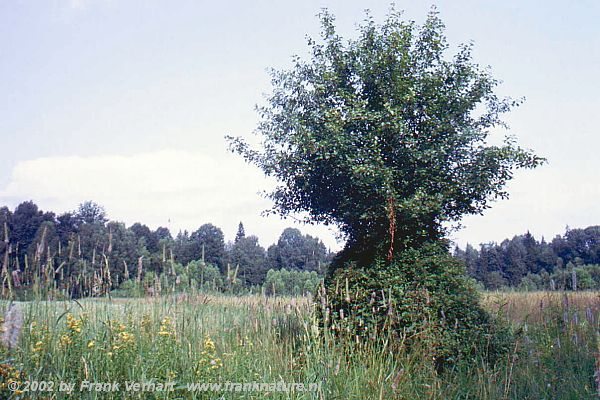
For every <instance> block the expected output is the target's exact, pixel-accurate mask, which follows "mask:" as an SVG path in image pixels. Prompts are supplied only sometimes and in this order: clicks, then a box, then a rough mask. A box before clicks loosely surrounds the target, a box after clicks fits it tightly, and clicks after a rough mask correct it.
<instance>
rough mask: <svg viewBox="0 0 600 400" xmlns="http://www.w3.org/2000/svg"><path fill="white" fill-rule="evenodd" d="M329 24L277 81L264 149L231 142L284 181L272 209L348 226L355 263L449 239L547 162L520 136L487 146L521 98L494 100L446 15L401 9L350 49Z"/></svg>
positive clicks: (485, 74) (262, 131)
mask: <svg viewBox="0 0 600 400" xmlns="http://www.w3.org/2000/svg"><path fill="white" fill-rule="evenodd" d="M320 18H321V23H322V37H321V39H322V40H321V41H319V42H317V41H314V40H310V39H309V46H310V49H311V57H310V58H309V59H308V60H303V59H301V58H299V57H296V58H294V65H293V67H292V68H290V69H288V70H283V71H274V72H273V73H272V85H273V90H272V93H271V94H270V96H269V97H268V99H267V100H268V101H267V104H266V105H265V106H264V107H261V108H259V112H260V116H261V117H262V120H261V122H260V124H259V126H258V129H257V133H258V134H259V135H260V136H261V138H262V147H261V148H260V149H255V148H252V147H251V146H249V145H248V144H247V142H245V141H244V140H243V139H240V138H229V140H230V143H231V147H232V150H233V151H235V152H237V153H240V154H241V155H243V156H244V157H245V159H246V160H247V161H249V162H251V163H254V164H256V165H258V166H259V167H260V168H262V170H263V171H264V172H265V173H266V174H267V175H270V176H273V177H275V178H277V179H278V181H279V183H280V184H279V185H278V186H277V187H276V189H275V190H274V191H273V192H272V193H270V194H269V197H270V198H271V199H272V200H273V203H274V206H273V210H272V211H274V212H278V213H280V214H283V215H287V214H290V213H303V214H304V215H307V221H308V222H321V223H326V224H329V223H332V224H335V225H337V226H338V227H339V228H340V230H341V231H342V232H343V233H344V234H345V235H346V237H347V245H346V249H345V252H344V254H345V255H346V257H345V259H346V260H354V261H359V263H363V264H368V263H370V262H371V261H372V260H373V259H374V258H375V257H377V256H379V257H387V258H388V259H389V260H391V259H392V258H393V255H394V251H398V250H402V249H405V248H410V247H418V246H420V245H422V244H423V243H425V242H430V241H436V240H438V239H440V238H442V237H443V236H444V234H445V233H446V227H447V226H448V223H452V222H458V221H460V219H461V218H462V217H463V216H464V215H466V214H475V213H481V212H482V211H483V210H484V209H486V208H487V207H488V206H489V202H490V201H491V200H493V199H496V198H502V197H505V196H506V195H507V194H506V192H505V191H504V189H503V188H504V186H505V184H506V183H507V181H509V180H510V179H511V178H512V176H513V172H514V170H515V169H517V168H532V167H535V166H537V165H538V164H540V163H541V162H542V161H543V159H541V158H540V157H537V156H536V155H534V154H533V153H532V152H531V151H528V150H525V149H523V148H521V147H519V146H518V145H517V144H516V143H515V140H514V139H513V138H511V137H506V138H505V140H504V141H503V144H500V145H491V144H489V143H488V137H489V135H490V132H491V130H492V129H493V128H496V127H503V126H504V123H503V122H502V120H501V116H502V114H504V113H505V112H507V111H509V110H510V109H511V108H513V107H515V106H516V105H518V103H519V101H516V100H513V99H510V98H502V97H499V96H498V95H497V94H495V88H496V86H497V85H498V83H499V82H498V81H497V80H496V79H495V78H493V77H492V75H491V74H490V72H489V70H488V69H482V68H480V67H479V66H478V65H477V64H475V63H474V62H473V61H472V54H471V45H462V46H459V47H458V50H457V52H456V53H455V54H454V55H453V56H451V57H448V56H447V53H448V50H449V45H448V43H447V41H446V38H445V36H444V26H443V23H442V21H441V20H440V19H439V18H438V16H437V13H436V12H435V11H432V12H431V13H430V14H429V17H428V18H427V20H426V22H425V23H424V24H423V25H422V26H417V25H416V24H415V23H414V22H405V21H403V20H402V18H401V13H397V12H395V11H393V10H392V12H391V13H390V14H389V15H388V17H387V19H386V20H385V22H384V23H383V24H382V25H378V24H376V23H375V22H374V21H373V20H372V19H371V18H369V17H368V18H367V19H366V20H365V22H364V23H363V24H362V25H360V27H359V32H358V37H357V38H355V39H350V40H344V39H343V38H342V37H340V36H339V35H338V33H337V32H336V30H335V27H334V18H333V17H332V15H331V14H329V13H328V12H326V11H325V12H322V13H321V14H320ZM342 259H344V257H342Z"/></svg>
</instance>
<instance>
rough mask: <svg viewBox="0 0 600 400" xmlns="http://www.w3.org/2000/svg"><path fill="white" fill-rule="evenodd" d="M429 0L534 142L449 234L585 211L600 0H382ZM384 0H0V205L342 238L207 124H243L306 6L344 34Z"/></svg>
mask: <svg viewBox="0 0 600 400" xmlns="http://www.w3.org/2000/svg"><path fill="white" fill-rule="evenodd" d="M432 4H435V5H436V7H437V9H438V11H439V12H440V16H441V18H442V20H443V21H444V23H445V24H446V28H447V30H446V36H447V38H448V40H449V42H450V43H451V44H452V45H458V44H460V43H466V42H470V41H472V42H473V43H474V60H475V61H476V62H477V63H478V64H480V65H482V66H488V65H489V66H491V68H492V71H493V75H494V76H495V77H496V78H499V79H501V80H502V82H503V83H502V84H501V85H500V87H499V88H498V90H497V91H498V93H499V94H500V95H507V96H512V97H516V98H519V97H524V98H525V102H524V103H523V105H521V106H520V107H519V108H517V109H515V110H513V111H512V112H511V113H510V114H509V115H507V116H506V117H505V120H506V122H507V123H508V124H509V125H510V130H509V131H508V132H495V133H494V134H495V135H500V134H507V133H508V134H511V135H514V136H516V137H517V138H518V142H519V144H521V145H522V146H523V147H526V148H531V149H534V150H535V152H536V153H537V154H539V155H542V156H544V157H546V158H547V159H548V163H547V164H546V165H544V166H543V167H540V168H537V169H535V170H528V171H519V172H518V173H517V174H516V175H515V179H514V180H513V181H511V183H510V184H509V185H508V192H509V193H510V199H508V200H502V201H498V202H495V203H493V204H492V208H491V209H489V210H487V211H486V212H485V213H484V215H482V216H468V217H466V218H465V219H464V220H463V225H464V228H463V229H461V230H459V231H457V232H454V233H452V235H451V238H452V239H453V240H455V242H456V243H458V244H459V245H461V246H464V245H465V244H466V243H467V242H468V243H471V244H474V245H478V244H479V243H487V242H491V241H501V240H503V239H504V238H507V237H512V236H514V235H516V234H522V233H525V232H526V231H530V232H531V233H533V234H534V235H535V236H536V237H537V238H541V237H542V236H544V237H545V238H546V239H551V238H552V237H554V236H555V235H557V234H561V233H563V232H564V231H565V228H566V227H567V226H569V227H571V228H577V227H586V226H589V225H597V224H600V207H599V206H598V205H597V204H598V200H597V199H598V198H600V179H599V178H600V176H599V175H600V173H599V171H600V157H598V156H597V153H598V149H599V148H600V135H599V134H598V124H597V122H596V116H597V115H598V113H599V110H600V95H599V89H600V76H599V74H598V72H599V66H600V25H599V24H598V23H597V21H598V20H599V19H600V3H599V2H597V1H593V0H579V1H571V2H564V1H563V2H558V1H527V2H524V1H513V0H508V1H502V2H499V1H468V0H458V1H457V0H448V1H439V2H424V1H423V2H422V1H414V0H413V1H398V2H396V8H397V9H400V10H404V11H405V14H404V15H405V17H406V18H407V19H411V20H415V21H417V22H422V21H423V20H424V18H425V15H426V14H427V12H428V11H429V9H430V7H431V5H432ZM389 5H390V2H389V1H369V2H365V1H354V0H346V1H314V0H307V1H281V0H280V1H252V2H250V1H230V2H216V1H211V2H208V1H153V0H145V1H117V0H48V1H28V0H11V1H2V2H0V205H7V206H9V207H11V208H14V207H15V206H16V205H17V204H19V203H21V202H22V201H26V200H33V201H34V202H35V203H36V204H38V205H39V206H40V208H42V209H44V210H51V211H55V212H57V213H61V212H65V211H70V210H74V209H76V208H77V205H78V204H79V203H81V202H83V201H86V200H93V201H95V202H97V203H99V204H101V205H103V206H104V207H105V209H106V211H107V214H108V216H109V218H111V219H113V220H118V221H123V222H125V223H127V224H128V225H130V224H132V223H134V222H138V221H140V222H142V223H145V224H147V225H148V226H150V227H151V228H153V229H154V228H157V227H158V226H166V227H168V228H170V229H171V231H172V233H174V234H175V233H177V231H179V230H184V229H186V230H188V231H193V230H195V229H197V228H198V227H199V226H200V225H202V224H203V223H208V222H210V223H213V224H215V225H217V226H219V227H220V228H221V229H223V231H224V233H225V237H226V240H232V239H233V238H234V236H235V232H236V230H237V225H238V222H239V221H242V222H243V223H244V225H245V230H246V233H247V234H255V235H257V236H258V237H259V238H260V242H261V244H262V245H263V246H268V245H269V244H271V243H273V242H275V241H276V240H277V238H278V236H279V234H280V233H281V231H282V230H283V229H284V228H285V227H287V226H295V227H298V228H299V229H301V230H302V231H303V232H305V233H309V234H311V235H313V236H315V235H316V236H318V237H320V238H321V239H322V240H323V241H324V242H325V244H326V245H327V246H328V247H330V248H331V249H332V250H337V249H339V248H340V247H342V246H343V241H341V240H340V238H339V237H338V235H337V234H336V231H335V229H333V228H330V227H323V226H307V225H299V224H297V223H295V221H294V220H290V219H288V220H281V219H280V218H278V217H276V216H269V217H264V216H262V215H261V212H262V211H264V210H266V209H268V208H269V207H270V202H269V201H268V200H267V199H265V198H264V197H262V196H261V194H260V193H262V192H264V191H265V190H268V189H269V188H271V187H273V185H274V182H273V181H272V180H268V179H266V178H265V177H264V176H263V174H262V172H261V171H259V170H258V169H257V168H256V167H254V166H252V165H248V164H245V163H244V162H243V161H242V160H241V159H240V157H238V156H236V155H233V154H231V153H229V152H228V149H227V144H226V141H225V139H224V136H225V135H233V136H241V137H244V138H246V139H248V140H250V141H256V138H255V136H254V135H253V132H254V130H255V128H256V125H257V122H258V115H257V113H256V111H255V105H257V104H262V103H263V102H264V95H265V94H266V93H268V92H269V90H270V79H269V75H268V69H269V68H275V69H281V68H289V67H290V66H291V65H292V63H291V60H292V56H293V55H296V54H297V55H299V56H301V57H303V56H306V55H307V49H308V47H307V45H306V36H307V35H308V36H311V37H315V38H316V37H318V33H319V23H318V19H317V18H316V14H317V13H318V12H319V10H320V9H322V8H323V7H326V8H328V9H329V10H330V11H331V12H332V13H333V14H334V15H335V16H336V21H337V22H336V24H337V26H338V30H339V32H340V33H341V34H342V35H343V36H345V37H354V36H355V32H356V26H357V23H359V22H360V21H361V20H362V19H363V18H364V10H365V9H366V8H368V9H370V10H371V13H372V15H373V16H374V18H375V19H376V20H377V21H382V19H383V17H384V16H385V14H386V13H387V11H388V10H389Z"/></svg>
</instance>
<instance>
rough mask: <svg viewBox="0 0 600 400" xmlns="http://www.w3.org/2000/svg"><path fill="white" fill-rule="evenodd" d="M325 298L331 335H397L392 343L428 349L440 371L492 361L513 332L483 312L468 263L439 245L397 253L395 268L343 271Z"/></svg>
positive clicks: (334, 278)
mask: <svg viewBox="0 0 600 400" xmlns="http://www.w3.org/2000/svg"><path fill="white" fill-rule="evenodd" d="M326 288H327V289H326V292H325V293H324V295H325V296H324V297H323V298H322V299H321V312H322V313H324V314H326V315H325V318H324V319H323V320H324V321H325V324H326V327H327V329H331V330H333V331H335V332H337V333H339V334H340V335H342V336H343V335H346V334H347V335H348V336H350V337H352V338H353V339H356V338H362V339H363V340H373V339H375V338H377V337H381V336H384V335H388V334H391V335H393V336H394V337H395V338H396V339H397V340H394V341H393V342H394V343H396V344H398V345H401V346H408V348H409V350H410V348H411V347H413V346H417V345H418V347H419V349H423V348H425V349H429V350H430V352H431V354H428V356H429V357H431V359H432V360H433V361H434V363H435V366H436V367H437V368H440V369H441V368H443V367H444V366H445V365H447V364H449V363H454V362H456V361H458V360H460V359H469V358H477V357H483V358H486V359H488V360H494V359H495V358H497V357H498V356H499V355H501V354H502V353H504V352H505V351H506V350H507V349H508V347H509V345H510V341H511V340H510V333H509V331H508V330H507V329H506V328H504V327H501V325H500V324H499V323H498V321H495V320H494V318H493V317H492V316H491V315H489V314H488V313H487V312H486V311H484V310H483V308H481V306H480V305H479V303H478V301H479V298H478V294H477V291H476V290H475V288H474V286H473V282H472V280H470V279H469V278H467V277H466V276H465V274H464V266H463V264H462V263H461V262H460V261H458V260H456V259H455V258H454V257H452V256H451V255H450V254H448V252H447V251H446V250H445V249H444V248H443V246H440V245H425V246H423V247H422V248H420V249H418V250H414V249H410V250H405V251H404V252H402V253H400V254H398V256H397V257H396V258H395V259H394V260H393V262H392V263H391V264H389V265H384V263H382V262H375V263H374V264H373V265H371V266H369V267H363V268H359V267H350V268H339V269H337V270H336V271H335V273H334V274H333V276H331V277H330V278H329V279H328V282H327V286H326Z"/></svg>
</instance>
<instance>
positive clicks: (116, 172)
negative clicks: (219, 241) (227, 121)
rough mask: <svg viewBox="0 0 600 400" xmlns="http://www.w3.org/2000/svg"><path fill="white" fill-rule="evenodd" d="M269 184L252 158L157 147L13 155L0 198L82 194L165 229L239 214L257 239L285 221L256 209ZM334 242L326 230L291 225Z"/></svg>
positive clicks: (227, 220) (69, 203)
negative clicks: (100, 153)
mask: <svg viewBox="0 0 600 400" xmlns="http://www.w3.org/2000/svg"><path fill="white" fill-rule="evenodd" d="M272 186H273V183H272V182H269V181H268V180H267V179H266V178H265V177H264V176H263V174H262V173H261V172H260V171H259V170H258V169H256V168H254V167H253V166H250V165H247V164H245V163H244V162H243V161H242V160H240V159H239V157H235V156H233V155H230V154H227V155H221V154H219V155H218V158H217V157H215V156H214V155H207V154H203V153H199V152H189V151H179V150H177V151H176V150H164V151H157V152H151V153H141V154H135V155H129V156H121V155H103V156H93V157H78V156H76V157H48V158H39V159H35V160H28V161H21V162H19V163H18V164H17V165H16V166H15V167H14V169H13V171H12V175H11V178H10V180H9V183H8V184H7V186H6V187H5V188H4V189H3V190H0V201H1V202H2V203H3V204H7V203H8V204H11V205H13V206H15V205H16V203H19V202H21V201H24V200H28V199H32V200H33V201H34V202H35V203H36V204H38V205H39V206H40V207H41V208H42V209H44V210H52V211H55V212H63V211H68V210H72V209H75V208H76V207H77V205H78V204H79V203H81V202H83V201H86V200H93V201H95V202H97V203H99V204H101V205H103V206H104V207H105V208H106V210H107V213H108V215H109V217H110V218H111V219H113V220H118V221H124V222H126V223H127V224H128V225H129V224H132V223H134V222H138V221H139V222H142V223H145V224H147V225H149V226H150V227H152V228H156V227H158V226H167V227H169V228H170V229H171V232H172V233H173V234H176V233H177V232H178V231H179V230H180V229H181V230H183V229H187V230H188V231H192V230H195V229H197V228H198V227H199V226H200V225H201V224H203V223H206V222H211V223H213V224H215V225H217V226H219V227H220V228H221V229H223V231H224V232H225V235H226V239H232V237H233V235H235V231H236V229H237V225H238V222H239V221H242V222H243V223H244V225H245V227H246V232H247V233H248V234H256V235H257V236H258V237H259V238H260V239H261V243H262V244H263V246H268V245H269V244H271V243H273V242H275V241H276V240H277V238H278V236H279V234H280V233H281V231H282V230H283V229H284V228H285V227H287V226H290V225H293V221H290V220H287V221H282V220H280V219H279V218H277V217H274V216H272V217H268V218H266V217H261V216H260V213H261V212H262V211H263V210H265V209H267V208H269V206H270V202H269V201H268V200H266V199H264V198H262V197H261V196H260V195H259V192H260V191H263V190H265V189H269V188H270V187H272ZM298 227H299V228H300V229H301V230H302V231H303V232H306V233H309V234H312V235H316V236H319V237H320V238H322V239H323V241H324V242H325V243H326V245H328V246H330V247H332V248H336V249H337V248H339V246H340V244H339V243H337V242H336V240H335V239H334V233H333V232H332V231H331V230H329V229H327V228H325V227H318V226H306V225H302V226H298Z"/></svg>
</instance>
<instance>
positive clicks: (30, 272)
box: [0, 201, 333, 297]
mask: <svg viewBox="0 0 600 400" xmlns="http://www.w3.org/2000/svg"><path fill="white" fill-rule="evenodd" d="M332 256H333V254H332V253H330V252H329V251H328V249H327V248H326V247H325V245H324V244H323V242H322V241H321V240H319V239H318V238H315V237H312V236H309V235H303V234H302V233H301V232H300V231H299V230H298V229H295V228H287V229H285V230H284V231H283V232H282V234H281V236H280V237H279V240H278V242H277V243H275V244H273V245H271V246H270V247H269V248H268V249H265V248H263V247H262V246H261V245H260V244H259V240H258V238H257V237H256V236H253V235H246V233H245V230H244V226H243V224H242V223H241V222H240V224H239V226H238V231H237V235H236V237H235V240H234V241H232V242H228V243H226V242H225V238H224V235H223V231H222V230H221V229H220V228H219V227H217V226H215V225H213V224H210V223H207V224H204V225H202V226H200V227H199V228H198V229H197V230H195V231H194V232H191V233H189V232H187V231H184V232H179V233H178V234H177V235H176V236H174V237H173V236H172V234H171V232H170V231H169V230H168V229H167V228H165V227H159V228H158V229H156V230H151V229H150V228H149V227H148V226H146V225H143V224H141V223H135V224H133V225H131V226H129V227H127V226H125V224H123V223H121V222H115V221H109V220H108V219H107V218H106V214H105V211H104V209H103V208H102V207H101V206H100V205H98V204H96V203H94V202H91V201H88V202H85V203H83V204H81V205H80V206H79V207H78V209H77V210H75V211H73V212H67V213H63V214H60V215H56V214H55V213H53V212H45V211H42V210H40V209H39V208H38V206H37V205H36V204H35V203H33V202H32V201H26V202H23V203H21V204H19V205H18V206H17V207H16V208H15V209H14V211H11V210H10V209H9V208H8V207H1V208H0V265H1V266H2V280H3V288H4V289H3V290H5V289H6V287H7V286H9V289H10V290H13V289H14V290H18V289H19V288H31V287H35V286H36V285H38V286H42V284H46V286H47V285H51V286H53V287H54V288H55V290H56V291H57V292H58V291H62V293H63V294H67V295H70V296H76V297H79V296H86V295H92V294H99V293H106V292H108V291H110V290H113V289H122V288H126V289H131V288H132V287H133V286H137V287H138V288H141V289H142V290H143V289H146V290H147V289H149V288H152V290H154V288H155V287H156V286H157V285H158V286H159V287H160V286H161V285H162V287H163V288H164V287H173V288H175V286H177V287H180V288H185V287H189V286H191V285H196V286H201V285H205V284H206V285H211V286H212V287H213V288H217V287H218V288H219V289H222V288H223V287H224V286H228V287H230V288H232V287H237V288H249V287H258V286H261V285H263V284H264V283H265V280H266V279H267V272H268V271H269V270H282V269H286V270H288V271H296V272H302V274H300V275H298V276H296V275H294V273H293V272H292V273H291V275H290V274H289V273H288V274H271V275H269V277H270V279H271V280H273V279H275V278H278V277H279V276H280V275H282V276H284V277H290V276H292V277H293V278H294V279H296V278H298V279H300V280H302V279H304V280H311V281H314V280H315V275H317V274H319V275H320V274H322V273H323V272H325V270H326V267H327V264H328V263H329V262H330V260H331V258H332ZM136 283H137V285H136ZM270 284H271V285H272V287H275V286H273V285H275V284H279V282H275V283H273V282H271V283H270ZM296 286H298V287H300V289H299V290H302V287H303V283H302V282H300V283H298V284H297V285H296ZM66 291H68V293H66Z"/></svg>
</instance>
